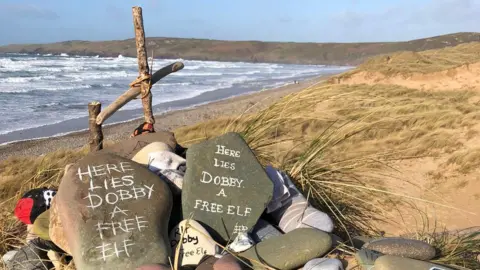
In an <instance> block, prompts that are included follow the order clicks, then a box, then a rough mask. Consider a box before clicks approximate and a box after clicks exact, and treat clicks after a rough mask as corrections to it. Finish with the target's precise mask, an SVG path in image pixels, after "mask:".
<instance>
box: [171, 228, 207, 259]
mask: <svg viewBox="0 0 480 270" xmlns="http://www.w3.org/2000/svg"><path fill="white" fill-rule="evenodd" d="M186 225H187V220H182V221H181V222H180V223H179V224H178V225H177V226H175V227H174V228H173V230H171V231H170V237H169V238H170V247H171V248H172V250H173V252H175V251H176V249H177V246H178V244H179V242H180V239H181V236H182V234H183V239H182V244H181V246H180V253H179V254H180V256H179V265H181V266H185V265H197V264H198V263H199V262H200V260H201V259H202V258H203V256H205V255H215V246H216V244H215V242H214V241H213V240H212V237H211V236H210V235H209V233H208V232H207V230H205V228H203V226H202V225H200V223H198V222H196V221H195V220H193V219H190V220H188V228H187V226H186Z"/></svg>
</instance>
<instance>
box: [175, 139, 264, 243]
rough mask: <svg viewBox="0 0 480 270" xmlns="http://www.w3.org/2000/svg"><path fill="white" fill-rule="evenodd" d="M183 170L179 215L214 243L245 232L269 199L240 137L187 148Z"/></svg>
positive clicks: (254, 160) (253, 159)
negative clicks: (200, 227)
mask: <svg viewBox="0 0 480 270" xmlns="http://www.w3.org/2000/svg"><path fill="white" fill-rule="evenodd" d="M187 165H188V169H187V171H186V173H185V177H184V183H183V189H182V210H183V216H184V217H189V216H190V215H192V214H193V216H194V217H195V220H197V221H199V222H200V223H202V224H205V225H206V228H207V230H209V232H210V234H211V235H212V236H213V237H214V239H216V240H217V239H218V240H217V241H219V242H227V241H229V240H231V239H235V237H236V236H237V234H238V233H241V232H250V231H251V230H252V228H253V227H254V226H255V224H256V223H257V221H258V219H259V218H260V216H261V215H262V213H263V212H264V210H265V206H266V205H267V203H268V201H270V199H271V197H272V192H273V183H272V181H271V180H270V179H269V178H268V176H267V174H266V173H265V170H264V169H263V167H262V165H261V164H260V163H259V162H258V160H257V158H256V157H255V154H254V153H253V152H252V150H251V149H250V148H249V146H248V144H247V143H246V142H245V140H243V138H242V137H241V136H240V134H238V133H234V132H229V133H226V134H224V135H222V136H219V137H216V138H212V139H210V140H207V141H204V142H201V143H199V144H195V145H192V146H190V148H189V149H188V151H187Z"/></svg>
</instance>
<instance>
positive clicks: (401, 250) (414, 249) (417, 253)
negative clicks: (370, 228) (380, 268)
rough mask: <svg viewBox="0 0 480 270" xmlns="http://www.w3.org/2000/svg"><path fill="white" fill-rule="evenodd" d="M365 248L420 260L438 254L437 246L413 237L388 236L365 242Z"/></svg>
mask: <svg viewBox="0 0 480 270" xmlns="http://www.w3.org/2000/svg"><path fill="white" fill-rule="evenodd" d="M363 248H368V249H370V250H375V251H378V252H380V253H383V254H385V255H395V256H400V257H406V258H411V259H418V260H424V261H426V260H431V259H432V258H433V257H435V255H436V251H435V248H434V247H432V246H430V245H429V244H427V243H425V242H423V241H419V240H413V239H405V238H399V237H387V238H380V239H376V240H372V241H370V242H368V243H365V245H364V246H363Z"/></svg>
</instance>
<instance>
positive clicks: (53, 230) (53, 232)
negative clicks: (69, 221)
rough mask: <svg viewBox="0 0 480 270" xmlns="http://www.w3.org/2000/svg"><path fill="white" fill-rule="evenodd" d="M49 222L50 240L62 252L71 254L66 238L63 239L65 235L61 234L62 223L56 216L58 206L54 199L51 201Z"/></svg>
mask: <svg viewBox="0 0 480 270" xmlns="http://www.w3.org/2000/svg"><path fill="white" fill-rule="evenodd" d="M49 211H50V222H49V224H48V234H49V236H50V240H51V241H52V242H53V243H55V245H57V246H58V247H59V248H61V249H62V250H64V251H65V252H66V253H68V254H72V253H71V252H70V248H69V247H68V242H67V238H66V237H65V233H64V232H63V226H62V221H61V220H60V216H59V215H58V204H57V199H56V197H54V198H53V200H52V205H51V206H50V209H49Z"/></svg>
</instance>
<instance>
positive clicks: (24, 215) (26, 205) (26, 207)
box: [15, 198, 33, 224]
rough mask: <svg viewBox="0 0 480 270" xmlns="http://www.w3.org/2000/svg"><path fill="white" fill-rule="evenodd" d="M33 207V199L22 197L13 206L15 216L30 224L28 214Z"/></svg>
mask: <svg viewBox="0 0 480 270" xmlns="http://www.w3.org/2000/svg"><path fill="white" fill-rule="evenodd" d="M32 209H33V199H32V198H23V199H20V200H19V201H18V202H17V206H15V216H16V217H17V218H18V219H19V220H20V221H22V222H23V223H25V224H32V221H31V220H30V214H31V213H32Z"/></svg>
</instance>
